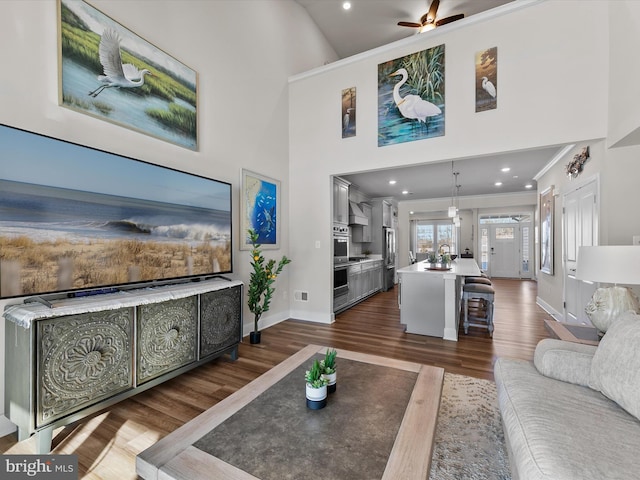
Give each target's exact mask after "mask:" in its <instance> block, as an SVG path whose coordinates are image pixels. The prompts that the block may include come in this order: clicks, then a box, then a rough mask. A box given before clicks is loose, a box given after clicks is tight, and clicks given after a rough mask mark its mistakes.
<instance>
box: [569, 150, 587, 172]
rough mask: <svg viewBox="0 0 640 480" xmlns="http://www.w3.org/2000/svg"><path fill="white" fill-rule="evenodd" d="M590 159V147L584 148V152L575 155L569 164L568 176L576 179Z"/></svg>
mask: <svg viewBox="0 0 640 480" xmlns="http://www.w3.org/2000/svg"><path fill="white" fill-rule="evenodd" d="M588 159H589V147H584V148H583V149H582V152H580V153H577V154H576V155H574V157H573V160H571V161H570V162H569V163H568V164H567V175H568V176H569V178H576V177H577V176H578V175H580V174H581V173H582V168H583V167H584V164H585V163H587V160H588Z"/></svg>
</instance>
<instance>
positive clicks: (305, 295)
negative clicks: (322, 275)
mask: <svg viewBox="0 0 640 480" xmlns="http://www.w3.org/2000/svg"><path fill="white" fill-rule="evenodd" d="M293 299H294V300H296V301H298V302H308V301H309V292H303V291H302V290H296V291H295V292H293Z"/></svg>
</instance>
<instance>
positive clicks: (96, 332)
mask: <svg viewBox="0 0 640 480" xmlns="http://www.w3.org/2000/svg"><path fill="white" fill-rule="evenodd" d="M37 325H38V326H37V329H38V330H37V340H36V344H37V350H38V353H37V358H38V359H37V369H38V373H37V375H36V378H37V380H36V382H37V393H36V395H37V401H36V402H37V415H36V426H43V425H47V424H48V423H51V422H52V421H53V420H56V419H58V418H61V417H64V416H66V415H68V414H70V413H72V412H75V411H78V410H80V409H82V408H84V407H87V406H89V405H92V404H94V403H97V402H98V401H100V400H102V399H104V398H107V397H110V396H112V395H114V394H116V393H119V392H122V391H124V390H127V389H129V388H131V387H132V386H133V374H132V370H133V369H132V365H133V341H132V340H133V309H132V308H122V309H119V310H109V311H104V312H94V313H85V314H80V315H73V316H69V317H58V318H52V319H48V320H40V321H38V323H37Z"/></svg>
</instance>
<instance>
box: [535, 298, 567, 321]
mask: <svg viewBox="0 0 640 480" xmlns="http://www.w3.org/2000/svg"><path fill="white" fill-rule="evenodd" d="M536 304H538V305H539V306H540V308H542V309H543V310H544V311H545V312H547V313H548V314H549V315H551V316H552V317H553V319H554V320H556V321H558V322H564V314H563V313H561V312H558V311H557V310H556V309H554V308H553V307H552V306H551V305H549V304H548V303H547V302H545V301H544V300H542V299H541V298H540V297H536Z"/></svg>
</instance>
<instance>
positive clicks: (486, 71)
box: [476, 47, 498, 112]
mask: <svg viewBox="0 0 640 480" xmlns="http://www.w3.org/2000/svg"><path fill="white" fill-rule="evenodd" d="M496 108H498V47H492V48H487V49H486V50H482V51H481V52H476V112H484V111H486V110H494V109H496Z"/></svg>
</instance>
